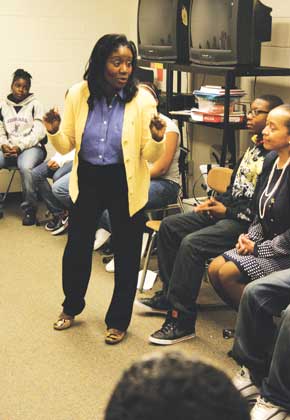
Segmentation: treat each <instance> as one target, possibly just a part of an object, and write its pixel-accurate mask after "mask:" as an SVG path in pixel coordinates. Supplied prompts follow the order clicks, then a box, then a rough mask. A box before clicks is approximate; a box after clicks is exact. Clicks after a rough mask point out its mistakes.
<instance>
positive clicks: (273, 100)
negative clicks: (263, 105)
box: [256, 94, 283, 111]
mask: <svg viewBox="0 0 290 420" xmlns="http://www.w3.org/2000/svg"><path fill="white" fill-rule="evenodd" d="M256 99H262V100H263V101H266V102H268V104H269V111H271V109H273V108H276V106H279V105H282V104H283V101H282V99H281V98H280V97H279V96H277V95H270V94H265V95H261V96H259V97H258V98H256Z"/></svg>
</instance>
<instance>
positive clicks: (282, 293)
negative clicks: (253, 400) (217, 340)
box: [233, 269, 290, 411]
mask: <svg viewBox="0 0 290 420" xmlns="http://www.w3.org/2000/svg"><path fill="white" fill-rule="evenodd" d="M280 315H281V320H280V322H279V325H278V326H276V324H275V323H274V322H273V316H278V317H280ZM233 357H234V358H235V360H236V361H237V362H238V363H239V364H241V365H245V366H246V367H247V368H248V369H249V370H250V372H251V376H252V378H253V379H254V381H255V382H256V383H257V385H260V384H261V396H262V397H263V398H265V399H266V400H268V401H270V402H272V403H274V404H276V405H280V406H282V407H284V408H285V409H286V410H287V411H290V269H288V270H282V271H278V272H275V273H272V274H270V275H269V276H267V277H264V278H261V279H259V280H256V281H253V282H252V283H249V284H248V285H247V286H246V288H245V290H244V293H243V296H242V299H241V302H240V307H239V313H238V318H237V324H236V332H235V341H234V346H233Z"/></svg>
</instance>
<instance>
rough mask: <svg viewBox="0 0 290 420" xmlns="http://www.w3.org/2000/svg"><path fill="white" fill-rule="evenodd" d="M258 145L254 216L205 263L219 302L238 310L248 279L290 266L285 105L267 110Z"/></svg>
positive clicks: (289, 120) (289, 139) (288, 111)
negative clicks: (261, 155) (260, 162)
mask: <svg viewBox="0 0 290 420" xmlns="http://www.w3.org/2000/svg"><path fill="white" fill-rule="evenodd" d="M262 133H263V146H264V148H265V149H266V150H268V151H270V150H272V151H275V152H276V153H270V154H269V155H267V157H266V158H265V161H264V166H263V172H262V174H261V175H260V180H259V182H258V184H257V197H256V207H257V215H256V217H255V219H254V221H253V222H252V224H251V225H250V227H249V230H248V233H247V234H241V235H240V237H239V239H238V242H237V244H236V248H234V249H231V250H230V251H227V252H225V253H224V254H223V255H222V256H220V257H217V258H215V259H214V260H213V262H212V263H211V264H210V266H209V276H210V279H211V282H212V284H213V286H214V288H215V290H216V291H217V292H218V294H219V295H220V296H221V298H222V299H223V300H225V301H226V302H227V303H229V304H230V305H231V306H233V307H234V308H235V309H237V308H238V306H239V303H240V299H241V296H242V292H243V290H244V288H245V286H246V284H247V283H249V282H251V281H252V280H257V279H259V278H261V277H265V276H267V275H269V274H271V273H273V272H275V271H279V270H285V269H288V268H290V217H289V215H290V166H289V164H290V105H289V104H285V105H280V106H278V107H276V108H274V109H272V111H270V113H269V114H268V117H267V123H266V127H265V128H264V130H263V132H262Z"/></svg>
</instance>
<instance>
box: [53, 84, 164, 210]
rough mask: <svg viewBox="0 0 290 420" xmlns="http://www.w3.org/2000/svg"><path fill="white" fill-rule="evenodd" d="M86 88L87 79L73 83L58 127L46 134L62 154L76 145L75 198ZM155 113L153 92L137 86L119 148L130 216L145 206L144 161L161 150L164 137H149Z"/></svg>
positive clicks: (72, 188)
mask: <svg viewBox="0 0 290 420" xmlns="http://www.w3.org/2000/svg"><path fill="white" fill-rule="evenodd" d="M88 98H89V89H88V86H87V82H86V81H83V82H81V83H78V84H76V85H74V86H73V87H72V88H71V89H70V90H69V92H68V94H67V96H66V100H65V110H64V115H63V119H62V122H61V126H60V130H59V131H58V132H57V133H55V134H49V133H47V136H48V138H49V140H50V141H51V143H52V144H53V146H54V147H55V149H56V150H57V151H58V152H59V153H62V154H65V153H68V152H69V151H71V150H72V149H74V148H75V149H76V153H75V158H74V163H73V168H72V172H71V176H70V183H69V192H70V196H71V199H72V201H73V202H75V201H76V199H77V197H78V193H79V189H78V177H77V168H78V162H79V161H78V153H79V151H80V148H81V142H82V135H83V132H84V128H85V124H86V121H87V116H88V112H89V107H88V103H87V100H88ZM155 113H156V103H155V101H154V99H153V97H152V95H151V94H150V93H149V92H148V91H147V90H145V89H142V88H140V89H139V91H138V92H137V95H136V96H135V97H134V98H133V99H132V100H131V102H129V103H126V105H125V112H124V121H123V130H122V150H123V156H124V164H125V168H126V177H127V183H128V201H129V212H130V216H133V215H134V214H135V213H136V212H137V211H138V210H140V209H141V208H142V207H144V206H145V204H146V203H147V201H148V190H149V185H150V173H149V169H148V164H147V162H146V161H149V162H154V161H155V160H157V159H159V157H160V156H161V155H162V153H163V152H164V140H162V141H161V142H156V141H155V140H153V139H152V137H151V133H150V129H149V123H150V119H151V118H152V116H153V114H155Z"/></svg>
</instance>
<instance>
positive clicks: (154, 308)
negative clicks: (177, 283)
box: [135, 290, 172, 315]
mask: <svg viewBox="0 0 290 420" xmlns="http://www.w3.org/2000/svg"><path fill="white" fill-rule="evenodd" d="M135 305H136V306H138V307H139V308H142V309H143V310H145V311H146V312H151V313H156V314H165V315H166V314H167V312H168V311H170V310H171V309H172V308H171V305H170V303H169V302H168V300H167V298H166V296H165V294H164V292H163V290H160V291H159V292H156V293H155V295H154V296H152V297H151V298H142V299H136V300H135Z"/></svg>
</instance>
